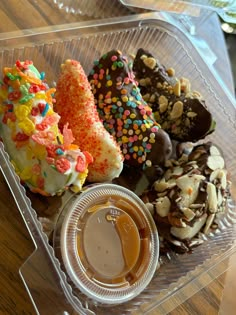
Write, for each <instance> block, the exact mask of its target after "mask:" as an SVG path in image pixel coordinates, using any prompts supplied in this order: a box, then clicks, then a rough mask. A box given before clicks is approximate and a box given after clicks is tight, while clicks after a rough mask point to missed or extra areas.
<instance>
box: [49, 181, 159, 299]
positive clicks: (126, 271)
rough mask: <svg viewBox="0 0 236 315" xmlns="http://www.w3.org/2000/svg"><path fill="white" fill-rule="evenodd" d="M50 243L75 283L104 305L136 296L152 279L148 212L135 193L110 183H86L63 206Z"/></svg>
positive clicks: (154, 237) (153, 242)
mask: <svg viewBox="0 0 236 315" xmlns="http://www.w3.org/2000/svg"><path fill="white" fill-rule="evenodd" d="M54 248H56V249H57V250H56V251H57V252H58V249H59V251H60V253H59V256H60V259H61V261H62V263H63V265H64V269H65V271H66V273H67V275H68V276H69V278H70V280H71V281H72V283H73V284H74V286H75V287H76V288H77V289H79V290H80V291H81V292H82V293H84V294H85V295H87V296H88V297H90V298H92V299H93V300H96V301H98V302H101V303H105V304H117V303H122V302H125V301H127V300H130V299H131V298H133V297H135V296H137V295H138V294H139V293H140V292H141V291H142V290H143V289H144V288H145V287H146V286H147V285H148V283H149V282H150V280H151V279H152V277H153V274H154V272H155V271H156V268H157V264H158V256H159V242H158V233H157V230H156V226H155V223H154V221H153V219H152V216H151V215H150V213H149V211H148V210H147V208H146V207H145V205H144V203H143V202H142V201H141V200H140V199H139V198H138V197H137V196H136V195H135V194H134V193H132V192H131V191H129V190H128V189H126V188H123V187H121V186H118V185H114V184H98V185H95V186H91V187H88V188H86V189H85V191H84V192H83V193H81V194H80V195H77V196H76V197H74V198H73V201H72V202H69V204H68V205H66V207H65V208H64V210H63V213H62V215H61V216H60V218H59V221H58V224H57V227H56V230H55V235H54Z"/></svg>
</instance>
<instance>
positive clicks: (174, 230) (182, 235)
mask: <svg viewBox="0 0 236 315" xmlns="http://www.w3.org/2000/svg"><path fill="white" fill-rule="evenodd" d="M206 219H207V214H206V213H204V214H203V215H202V216H201V217H200V218H198V219H197V220H196V221H195V222H194V224H193V226H189V225H187V226H186V227H185V228H179V227H175V226H172V227H171V229H170V233H171V234H172V235H174V236H175V237H177V238H179V239H180V240H184V239H191V238H193V237H194V236H195V235H196V234H197V233H198V232H199V231H200V230H201V228H202V227H203V225H204V224H205V222H206Z"/></svg>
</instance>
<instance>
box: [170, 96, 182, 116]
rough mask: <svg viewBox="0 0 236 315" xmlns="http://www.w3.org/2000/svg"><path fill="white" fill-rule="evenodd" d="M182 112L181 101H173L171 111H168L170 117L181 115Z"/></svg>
mask: <svg viewBox="0 0 236 315" xmlns="http://www.w3.org/2000/svg"><path fill="white" fill-rule="evenodd" d="M182 114H183V103H182V102H181V101H178V102H176V103H174V106H173V108H172V111H171V113H170V119H171V120H174V119H177V118H179V117H181V116H182Z"/></svg>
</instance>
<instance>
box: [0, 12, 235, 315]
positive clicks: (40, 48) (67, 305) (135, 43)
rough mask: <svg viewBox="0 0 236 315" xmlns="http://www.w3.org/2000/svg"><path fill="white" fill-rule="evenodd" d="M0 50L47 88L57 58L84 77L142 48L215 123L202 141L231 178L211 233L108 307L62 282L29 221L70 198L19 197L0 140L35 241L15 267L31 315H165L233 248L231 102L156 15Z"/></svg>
mask: <svg viewBox="0 0 236 315" xmlns="http://www.w3.org/2000/svg"><path fill="white" fill-rule="evenodd" d="M0 47H1V49H0V51H1V54H0V67H1V68H2V67H3V66H11V65H12V64H13V63H14V62H15V61H16V60H17V59H21V60H24V59H29V60H33V61H34V64H35V65H36V66H37V68H38V69H39V71H45V73H46V77H47V81H48V83H49V85H54V84H55V80H56V78H57V76H58V74H59V71H60V64H61V63H62V62H63V61H64V60H65V59H67V58H73V59H77V60H79V61H80V62H81V64H82V66H83V67H84V69H85V71H86V72H87V73H89V71H90V69H91V67H92V64H93V60H95V59H97V58H98V57H99V56H101V55H102V54H103V53H105V52H107V51H108V50H110V49H112V48H117V49H119V50H121V51H123V53H124V54H131V53H135V52H136V51H137V49H138V48H140V47H144V48H145V49H147V50H150V52H151V53H152V54H154V55H155V56H156V57H157V58H159V60H160V61H161V62H162V63H163V64H165V65H166V67H173V68H174V69H175V71H176V74H177V75H178V76H179V77H180V76H184V77H190V78H191V82H192V87H193V89H194V90H198V91H200V92H201V94H202V95H203V97H204V98H205V100H206V103H207V105H208V107H209V109H210V111H211V112H212V114H213V116H214V118H215V120H216V123H217V128H216V131H215V132H214V133H213V134H212V135H211V136H209V137H208V138H207V140H212V141H214V142H216V144H218V145H219V146H220V147H221V148H222V149H223V151H224V156H225V159H226V163H227V169H228V171H229V174H230V179H231V181H232V200H229V202H228V208H227V211H226V213H225V215H224V217H223V219H222V220H221V223H220V225H219V228H218V229H217V230H216V232H215V233H214V234H210V235H209V236H208V237H207V238H206V239H205V240H206V241H205V242H204V243H203V244H202V245H201V246H199V247H197V248H196V249H195V250H194V251H193V253H192V254H190V255H189V254H186V255H185V254H184V255H177V254H176V253H174V252H169V253H168V254H167V255H166V256H161V257H160V260H159V262H160V268H159V269H158V270H157V271H156V273H155V275H154V277H153V279H152V281H151V282H150V283H149V285H148V286H147V288H146V289H145V290H144V291H143V292H142V293H140V294H139V295H138V296H137V297H135V298H134V299H132V300H130V301H127V302H125V303H123V304H120V305H116V307H104V306H102V305H100V304H99V303H96V302H94V301H92V300H91V299H88V300H84V299H81V296H80V294H78V292H75V290H74V289H73V287H72V286H71V285H70V284H69V282H68V278H67V275H66V273H65V272H64V271H63V270H62V268H61V266H60V263H59V261H58V259H57V258H56V257H55V253H54V250H53V247H52V246H51V240H50V238H49V237H48V236H47V234H46V232H47V231H46V230H44V231H43V227H44V226H42V225H41V223H40V221H39V219H38V217H37V212H39V210H40V208H42V207H44V206H45V207H48V209H47V212H50V211H51V212H52V214H53V217H54V218H57V216H58V215H59V213H60V211H61V210H62V209H63V208H64V206H65V205H66V203H67V202H68V201H69V200H70V199H71V198H72V197H73V194H72V193H70V192H69V191H67V192H66V193H65V194H63V195H62V196H60V197H53V198H49V199H47V198H46V197H45V198H43V197H39V196H37V195H33V194H29V193H28V192H27V194H26V191H25V189H24V187H23V186H21V185H20V182H19V179H18V177H17V176H16V175H15V173H14V171H13V168H12V166H11V164H10V162H9V159H8V156H7V154H6V153H5V151H4V147H3V145H2V144H1V143H0V149H1V150H0V163H1V170H2V172H3V174H4V176H5V178H6V180H7V182H8V184H9V187H10V189H11V192H12V194H13V196H14V198H15V201H16V204H17V206H18V208H19V211H20V213H21V214H22V217H23V219H24V221H25V224H26V226H27V228H28V230H29V233H30V234H31V236H32V239H33V242H34V244H35V251H34V253H33V254H32V255H31V256H30V257H29V258H28V259H27V261H26V262H25V263H24V264H23V266H22V267H21V268H20V274H21V277H22V279H23V281H24V283H25V286H26V288H27V290H28V292H29V295H30V296H31V298H32V301H33V303H34V305H35V308H36V309H37V311H38V313H39V314H67V313H69V314H94V313H96V314H132V313H135V314H141V313H142V314H145V313H148V312H149V311H150V310H153V309H156V312H157V313H156V314H158V310H160V312H161V313H162V314H165V310H166V308H165V304H166V301H168V300H169V299H170V298H173V297H175V296H178V295H179V294H180V296H181V298H179V299H178V303H181V302H183V301H184V300H185V299H187V298H189V297H190V296H191V295H192V294H194V293H195V292H196V291H197V290H199V289H200V286H194V283H195V282H196V281H197V279H199V278H200V277H202V276H204V274H205V273H206V272H207V271H209V270H211V272H212V273H214V270H217V266H218V265H219V264H220V263H221V262H222V261H224V260H227V258H228V257H229V256H230V255H231V254H232V253H234V252H235V251H236V244H235V240H236V225H235V223H236V205H235V202H234V200H235V199H236V168H235V161H236V151H235V148H236V107H235V99H234V98H233V97H232V95H231V94H230V93H228V92H227V90H226V89H225V88H224V86H223V85H222V84H221V82H220V81H219V80H218V79H217V77H216V76H215V75H213V73H212V71H211V67H210V66H209V65H208V64H207V63H206V62H205V61H204V60H203V58H202V57H201V55H200V54H199V52H198V51H197V49H196V48H195V46H194V45H193V43H192V42H191V41H190V40H189V38H188V36H186V34H185V33H184V32H183V31H182V30H181V29H179V28H178V27H176V26H175V25H173V24H171V23H170V22H169V21H167V20H165V18H164V17H163V16H162V15H160V14H158V13H149V14H145V15H138V16H135V15H133V16H127V17H123V18H120V17H119V18H114V19H113V20H103V21H94V22H86V23H85V22H81V23H73V24H68V25H61V26H53V27H48V28H41V29H37V30H32V29H31V30H25V31H21V32H14V33H8V34H7V33H6V34H1V39H0ZM133 180H134V179H133ZM132 184H134V183H132ZM146 184H147V182H146V178H144V177H142V176H141V177H140V178H137V180H136V183H135V188H134V189H135V192H139V193H140V191H142V189H143V188H144V187H145V185H146ZM27 195H28V196H29V197H30V199H29V198H28V197H27ZM223 271H225V269H224V270H223ZM223 271H222V270H221V271H220V272H223ZM214 274H215V275H219V272H218V273H217V274H216V272H215V273H214ZM189 288H191V290H189ZM181 293H183V294H181ZM175 306H176V304H175ZM170 310H171V309H170V308H168V311H170ZM166 312H167V311H166Z"/></svg>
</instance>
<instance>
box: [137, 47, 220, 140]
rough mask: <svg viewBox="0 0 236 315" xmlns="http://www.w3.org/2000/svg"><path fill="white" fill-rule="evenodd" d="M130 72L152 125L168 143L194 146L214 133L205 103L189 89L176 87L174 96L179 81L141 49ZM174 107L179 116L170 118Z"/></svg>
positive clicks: (212, 123)
mask: <svg viewBox="0 0 236 315" xmlns="http://www.w3.org/2000/svg"><path fill="white" fill-rule="evenodd" d="M133 71H134V73H135V77H136V79H137V80H138V82H139V88H140V91H141V94H142V95H143V97H144V98H145V100H146V101H147V103H148V105H149V106H150V107H151V108H152V110H153V113H154V117H155V119H156V121H157V122H158V123H159V124H161V126H162V128H163V129H164V130H165V131H166V132H167V133H168V134H169V136H170V138H171V139H173V140H177V141H180V142H185V141H191V142H195V141H198V140H199V139H203V138H205V137H206V136H207V135H208V134H209V133H211V132H212V131H213V130H214V126H215V122H214V120H213V118H212V115H211V113H210V112H209V111H208V109H207V107H206V104H205V101H204V100H203V99H202V98H200V97H199V95H197V94H196V93H193V92H191V91H190V90H189V86H188V87H187V88H188V91H186V90H184V89H183V88H182V89H181V86H180V87H179V91H178V92H177V91H176V87H177V86H176V84H180V85H181V83H180V81H179V80H178V79H177V78H176V77H174V76H170V75H169V74H168V72H167V70H166V68H165V66H163V65H162V64H160V62H159V61H158V60H157V59H155V58H154V57H153V55H152V54H151V53H150V52H148V51H145V50H144V49H142V48H140V49H139V50H138V52H137V55H136V57H135V59H134V63H133ZM178 81H179V82H178ZM188 83H189V81H188ZM175 86H176V87H175ZM185 88H186V87H185ZM176 92H177V93H176ZM160 97H161V98H160ZM161 99H162V100H161ZM163 100H164V101H165V102H166V101H167V103H168V105H167V106H165V109H164V107H163V106H162V108H161V106H160V103H161V102H162V103H163ZM174 104H177V105H176V108H175V109H177V107H178V106H180V107H181V108H180V109H179V113H180V114H179V115H178V114H177V115H173V113H174V112H173V107H174ZM171 112H172V114H171ZM175 116H176V117H175Z"/></svg>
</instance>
